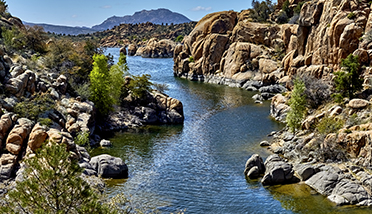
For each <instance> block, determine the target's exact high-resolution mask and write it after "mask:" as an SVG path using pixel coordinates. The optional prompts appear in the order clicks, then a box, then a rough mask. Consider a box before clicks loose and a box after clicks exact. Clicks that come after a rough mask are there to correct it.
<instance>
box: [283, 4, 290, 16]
mask: <svg viewBox="0 0 372 214" xmlns="http://www.w3.org/2000/svg"><path fill="white" fill-rule="evenodd" d="M282 11H283V12H285V13H286V15H287V16H289V15H290V13H291V9H290V8H289V0H286V1H285V2H283V5H282Z"/></svg>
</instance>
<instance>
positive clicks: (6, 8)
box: [0, 0, 8, 14]
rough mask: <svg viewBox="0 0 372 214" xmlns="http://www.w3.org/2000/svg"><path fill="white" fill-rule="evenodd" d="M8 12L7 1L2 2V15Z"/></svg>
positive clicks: (0, 10) (0, 1) (1, 0)
mask: <svg viewBox="0 0 372 214" xmlns="http://www.w3.org/2000/svg"><path fill="white" fill-rule="evenodd" d="M7 10H8V5H7V4H6V1H4V0H0V13H1V14H4V13H5V12H6V11H7Z"/></svg>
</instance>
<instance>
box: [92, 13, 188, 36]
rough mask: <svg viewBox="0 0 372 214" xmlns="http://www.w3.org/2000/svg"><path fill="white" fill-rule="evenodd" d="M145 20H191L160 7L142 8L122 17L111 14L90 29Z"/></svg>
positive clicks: (176, 22) (181, 21)
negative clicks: (154, 8)
mask: <svg viewBox="0 0 372 214" xmlns="http://www.w3.org/2000/svg"><path fill="white" fill-rule="evenodd" d="M146 22H151V23H154V24H172V23H173V24H181V23H186V22H191V20H190V19H189V18H187V17H186V16H184V15H182V14H179V13H175V12H172V11H170V10H168V9H163V8H160V9H157V10H142V11H139V12H135V13H134V14H133V15H127V16H123V17H118V16H113V17H110V18H108V19H107V20H105V21H104V22H102V23H101V24H99V25H95V26H93V27H92V29H94V30H97V31H102V30H107V29H111V28H113V27H115V26H118V25H120V24H137V23H146Z"/></svg>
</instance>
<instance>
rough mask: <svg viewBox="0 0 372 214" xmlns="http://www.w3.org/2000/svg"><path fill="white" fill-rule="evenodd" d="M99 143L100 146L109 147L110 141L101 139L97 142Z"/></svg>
mask: <svg viewBox="0 0 372 214" xmlns="http://www.w3.org/2000/svg"><path fill="white" fill-rule="evenodd" d="M99 145H100V146H102V147H111V146H112V143H111V141H109V140H105V139H102V140H101V142H99Z"/></svg>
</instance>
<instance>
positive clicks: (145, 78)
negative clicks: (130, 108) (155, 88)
mask: <svg viewBox="0 0 372 214" xmlns="http://www.w3.org/2000/svg"><path fill="white" fill-rule="evenodd" d="M150 78H151V75H150V74H142V75H141V76H132V80H131V81H130V82H129V84H128V86H127V88H128V90H129V91H130V92H131V94H132V95H133V96H134V97H136V98H139V99H142V98H145V97H146V95H147V93H148V92H149V91H151V86H152V83H151V82H150Z"/></svg>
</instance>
